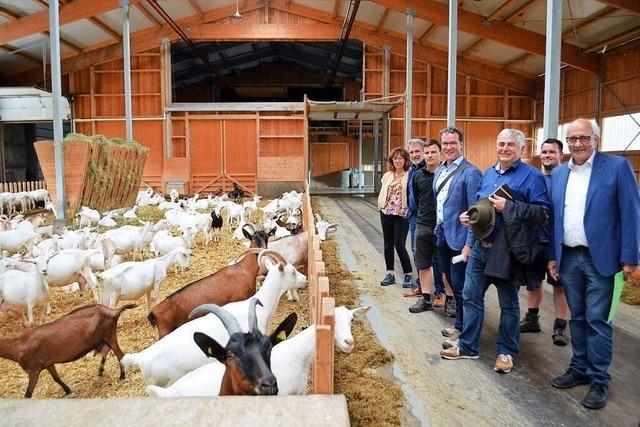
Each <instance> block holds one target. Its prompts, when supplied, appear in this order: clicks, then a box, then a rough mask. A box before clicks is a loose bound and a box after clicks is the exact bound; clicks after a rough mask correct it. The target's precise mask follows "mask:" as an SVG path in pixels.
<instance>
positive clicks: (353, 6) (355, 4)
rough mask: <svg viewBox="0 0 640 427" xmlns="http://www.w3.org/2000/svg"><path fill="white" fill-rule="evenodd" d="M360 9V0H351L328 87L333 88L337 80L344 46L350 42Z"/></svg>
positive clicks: (343, 23)
mask: <svg viewBox="0 0 640 427" xmlns="http://www.w3.org/2000/svg"><path fill="white" fill-rule="evenodd" d="M359 7H360V0H351V2H350V3H349V8H348V9H347V13H346V14H345V16H344V21H343V22H342V30H341V31H340V39H339V40H338V48H337V49H336V62H335V64H334V66H333V70H331V75H329V81H328V83H327V86H328V87H331V86H333V81H334V80H335V78H336V73H337V72H338V65H339V64H340V60H341V59H342V52H343V51H344V46H345V45H346V44H347V40H349V34H351V29H352V28H353V23H354V22H355V20H356V15H357V14H358V8H359Z"/></svg>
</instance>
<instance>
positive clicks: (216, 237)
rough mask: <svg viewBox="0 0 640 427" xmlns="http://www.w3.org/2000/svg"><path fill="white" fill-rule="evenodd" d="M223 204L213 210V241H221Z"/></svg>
mask: <svg viewBox="0 0 640 427" xmlns="http://www.w3.org/2000/svg"><path fill="white" fill-rule="evenodd" d="M221 209H222V206H216V207H215V208H214V209H213V212H211V228H212V230H213V241H214V242H219V241H220V229H221V228H222V214H221V213H220V211H221Z"/></svg>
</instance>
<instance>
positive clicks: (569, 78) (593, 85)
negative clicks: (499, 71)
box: [536, 44, 640, 126]
mask: <svg viewBox="0 0 640 427" xmlns="http://www.w3.org/2000/svg"><path fill="white" fill-rule="evenodd" d="M536 89H537V90H536V104H537V108H536V123H537V125H538V126H542V114H543V101H544V79H542V78H541V79H539V80H538V84H537V87H536ZM597 95H598V94H597V79H596V75H595V74H592V73H588V72H586V71H581V70H577V69H575V68H571V67H564V68H563V69H562V70H561V73H560V101H561V102H560V123H566V122H569V121H571V120H574V119H576V118H578V117H587V118H594V117H596V114H597V105H596V104H597V101H598V96H597ZM599 95H600V117H608V116H617V115H620V114H625V107H626V110H628V111H629V112H632V113H634V112H638V111H640V45H638V44H636V45H635V49H633V48H627V49H624V48H621V49H619V50H615V51H612V52H610V53H608V54H606V55H605V56H604V58H603V66H602V81H601V85H600V94H599ZM623 104H624V105H623Z"/></svg>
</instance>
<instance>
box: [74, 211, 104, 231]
mask: <svg viewBox="0 0 640 427" xmlns="http://www.w3.org/2000/svg"><path fill="white" fill-rule="evenodd" d="M78 215H79V216H80V228H83V227H91V226H92V225H94V224H98V221H100V212H98V211H97V210H95V209H91V208H88V207H86V206H82V207H81V208H80V212H78Z"/></svg>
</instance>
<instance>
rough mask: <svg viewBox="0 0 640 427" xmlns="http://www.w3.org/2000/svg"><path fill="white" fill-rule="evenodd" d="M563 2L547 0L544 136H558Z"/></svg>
mask: <svg viewBox="0 0 640 427" xmlns="http://www.w3.org/2000/svg"><path fill="white" fill-rule="evenodd" d="M561 42H562V2H561V1H556V0H547V45H546V51H545V57H544V103H543V105H544V112H543V121H542V123H543V131H542V137H543V138H544V139H545V140H546V139H547V138H557V137H558V114H559V107H560V66H561V65H562V63H561V62H560V51H561V45H560V43H561Z"/></svg>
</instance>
